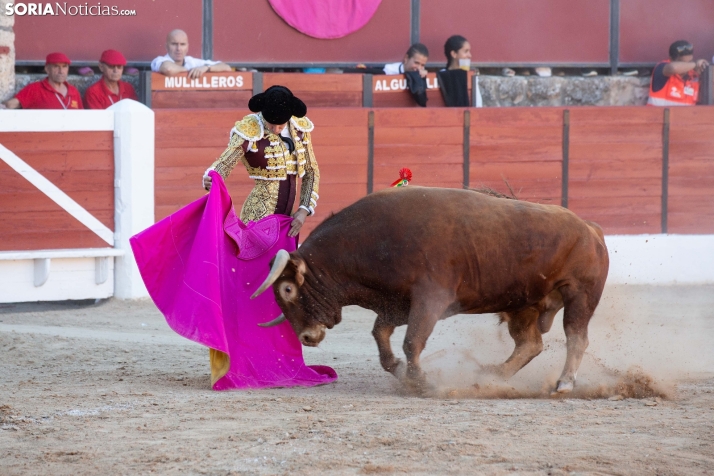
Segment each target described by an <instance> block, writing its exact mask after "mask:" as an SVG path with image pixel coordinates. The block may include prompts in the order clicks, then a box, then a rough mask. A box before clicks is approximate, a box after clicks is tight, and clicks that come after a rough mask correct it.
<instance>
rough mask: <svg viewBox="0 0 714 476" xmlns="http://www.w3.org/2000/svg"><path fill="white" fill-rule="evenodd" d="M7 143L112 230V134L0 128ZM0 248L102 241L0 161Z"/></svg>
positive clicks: (98, 245)
mask: <svg viewBox="0 0 714 476" xmlns="http://www.w3.org/2000/svg"><path fill="white" fill-rule="evenodd" d="M0 144H2V145H4V146H5V147H7V148H8V149H9V150H10V151H12V152H13V153H15V155H17V156H18V157H20V158H21V159H22V160H24V161H25V162H27V163H28V164H29V165H30V166H31V167H32V168H34V169H35V170H37V171H38V172H39V173H40V174H41V175H43V176H44V177H45V178H47V179H48V180H49V181H50V182H52V183H53V184H55V185H56V186H57V187H59V188H60V189H62V191H64V192H65V193H66V194H67V195H69V196H70V197H71V198H72V199H73V200H74V201H76V202H77V203H79V204H80V205H81V206H82V207H84V208H85V209H86V210H87V211H89V213H91V214H92V215H94V216H95V217H96V218H97V219H98V220H100V221H101V222H102V223H104V224H105V225H106V226H107V227H109V228H110V229H112V230H113V229H114V137H113V135H112V132H111V131H109V132H0ZM0 236H1V237H2V239H0V251H9V250H18V251H19V250H42V249H65V248H106V247H107V246H108V245H107V243H106V242H105V241H104V240H102V239H101V238H99V237H98V236H97V235H96V234H94V233H93V232H91V231H90V230H89V229H87V228H86V227H85V226H84V225H82V224H81V223H80V222H78V221H77V220H76V219H75V218H73V217H72V216H71V215H70V214H69V213H67V212H66V211H65V210H63V209H62V208H60V206H59V205H57V204H56V203H55V202H53V201H52V200H50V199H49V198H48V197H47V196H46V195H44V194H43V193H42V192H40V191H39V190H37V189H36V188H35V187H34V186H33V185H32V184H30V182H28V181H27V180H25V179H24V178H23V177H22V176H21V175H20V174H18V173H17V172H15V171H14V170H13V169H11V168H10V166H8V165H7V164H6V163H5V162H3V161H2V160H0Z"/></svg>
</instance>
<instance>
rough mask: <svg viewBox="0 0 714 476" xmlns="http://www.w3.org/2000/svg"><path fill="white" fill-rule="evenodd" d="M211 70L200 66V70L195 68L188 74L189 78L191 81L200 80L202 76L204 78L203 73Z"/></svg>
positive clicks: (208, 67)
mask: <svg viewBox="0 0 714 476" xmlns="http://www.w3.org/2000/svg"><path fill="white" fill-rule="evenodd" d="M209 69H211V67H210V66H199V67H198V68H193V69H192V70H190V71H189V72H188V77H189V78H191V79H196V78H200V77H201V76H203V73H205V72H206V71H208V70H209Z"/></svg>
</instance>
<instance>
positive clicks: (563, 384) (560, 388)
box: [553, 380, 575, 393]
mask: <svg viewBox="0 0 714 476" xmlns="http://www.w3.org/2000/svg"><path fill="white" fill-rule="evenodd" d="M574 386H575V382H573V381H565V380H558V383H557V384H556V385H555V392H553V393H570V392H572V391H573V387H574Z"/></svg>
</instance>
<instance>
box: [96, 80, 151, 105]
mask: <svg viewBox="0 0 714 476" xmlns="http://www.w3.org/2000/svg"><path fill="white" fill-rule="evenodd" d="M118 84H119V94H114V93H113V92H111V90H110V89H109V88H108V87H107V84H106V83H105V82H104V78H102V79H100V80H99V81H97V82H96V83H94V84H92V85H91V86H89V87H88V88H87V90H86V91H85V92H84V107H85V109H106V108H108V107H109V106H111V105H112V104H116V103H118V102H119V101H121V100H122V99H133V100H134V101H138V100H139V98H138V97H137V95H136V91H134V87H133V86H132V85H131V84H129V83H127V82H124V81H119V82H118Z"/></svg>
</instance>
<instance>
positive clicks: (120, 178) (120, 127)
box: [109, 99, 154, 299]
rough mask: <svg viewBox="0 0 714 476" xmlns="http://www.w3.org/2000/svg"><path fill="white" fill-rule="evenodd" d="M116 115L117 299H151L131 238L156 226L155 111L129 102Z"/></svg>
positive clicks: (120, 105) (113, 108) (116, 107)
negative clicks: (138, 266)
mask: <svg viewBox="0 0 714 476" xmlns="http://www.w3.org/2000/svg"><path fill="white" fill-rule="evenodd" d="M109 110H110V111H114V203H115V212H114V227H115V228H114V229H115V232H114V237H115V240H114V241H115V244H114V247H115V248H121V249H122V250H124V251H125V254H124V256H121V257H117V258H116V261H115V265H114V296H115V297H117V298H119V299H135V298H141V297H147V296H148V295H149V293H148V292H147V290H146V286H144V282H143V280H142V279H141V275H140V274H139V269H138V268H137V266H136V261H135V260H134V254H133V253H132V252H131V246H129V238H131V237H132V236H133V235H135V234H136V233H138V232H140V231H142V230H144V229H146V228H148V227H149V226H151V225H153V224H154V111H152V110H151V109H149V108H147V107H146V106H144V105H143V104H141V103H138V102H136V101H132V100H130V99H125V100H123V101H119V102H118V103H116V104H114V105H113V106H111V107H110V108H109Z"/></svg>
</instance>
